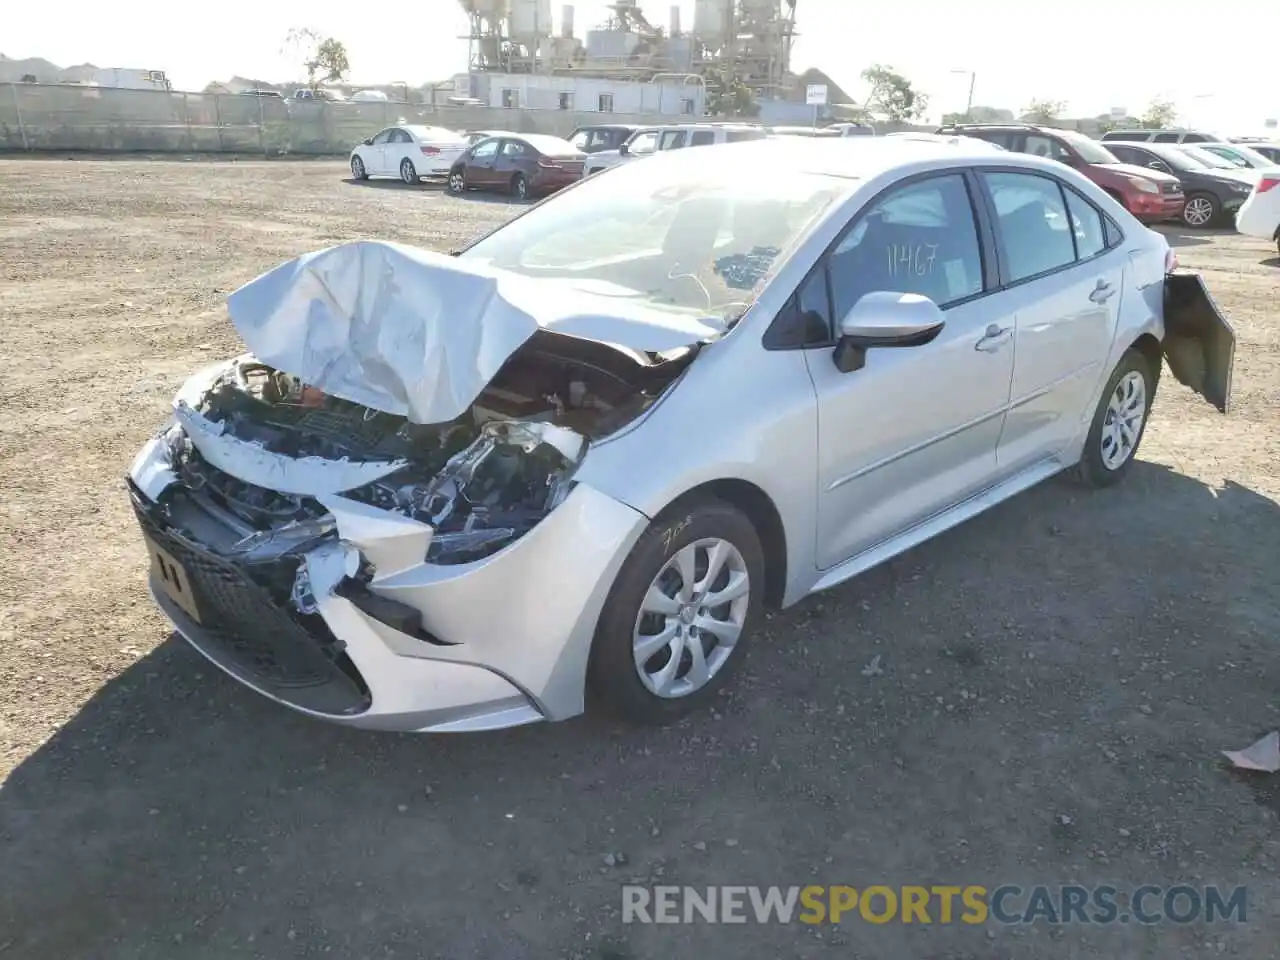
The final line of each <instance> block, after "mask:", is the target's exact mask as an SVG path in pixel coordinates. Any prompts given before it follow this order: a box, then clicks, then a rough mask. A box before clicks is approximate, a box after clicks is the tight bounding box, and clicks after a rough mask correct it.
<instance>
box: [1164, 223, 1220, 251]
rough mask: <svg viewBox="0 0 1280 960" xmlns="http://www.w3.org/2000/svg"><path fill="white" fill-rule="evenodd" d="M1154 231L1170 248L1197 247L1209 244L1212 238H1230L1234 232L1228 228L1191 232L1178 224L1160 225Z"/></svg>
mask: <svg viewBox="0 0 1280 960" xmlns="http://www.w3.org/2000/svg"><path fill="white" fill-rule="evenodd" d="M1155 229H1156V231H1157V232H1158V233H1161V234H1163V235H1164V238H1165V239H1166V240H1168V241H1169V246H1171V247H1199V246H1203V245H1204V244H1207V243H1209V242H1211V240H1212V238H1213V237H1226V236H1232V235H1234V234H1235V232H1236V231H1235V230H1234V229H1232V228H1230V227H1217V228H1209V229H1202V230H1191V229H1189V228H1187V227H1184V226H1181V225H1180V224H1171V223H1164V224H1160V225H1159V226H1157V227H1156V228H1155Z"/></svg>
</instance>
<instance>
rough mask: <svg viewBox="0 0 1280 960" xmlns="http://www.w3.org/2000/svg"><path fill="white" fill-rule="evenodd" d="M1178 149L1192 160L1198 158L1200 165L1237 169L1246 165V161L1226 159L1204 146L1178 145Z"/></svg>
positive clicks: (1216, 168)
mask: <svg viewBox="0 0 1280 960" xmlns="http://www.w3.org/2000/svg"><path fill="white" fill-rule="evenodd" d="M1179 149H1181V150H1182V152H1183V153H1185V154H1186V155H1187V156H1189V157H1190V158H1191V159H1192V160H1198V161H1199V162H1200V165H1201V166H1203V167H1212V168H1213V169H1215V170H1239V169H1240V168H1241V167H1247V166H1248V164H1247V163H1240V162H1235V161H1232V160H1228V159H1227V158H1226V157H1222V156H1219V155H1218V154H1216V153H1214V152H1213V151H1212V150H1206V149H1204V147H1180V148H1179Z"/></svg>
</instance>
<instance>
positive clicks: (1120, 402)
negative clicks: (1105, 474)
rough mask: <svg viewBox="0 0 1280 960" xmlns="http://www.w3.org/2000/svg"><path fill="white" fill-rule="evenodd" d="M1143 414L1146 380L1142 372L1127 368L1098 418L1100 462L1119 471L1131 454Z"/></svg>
mask: <svg viewBox="0 0 1280 960" xmlns="http://www.w3.org/2000/svg"><path fill="white" fill-rule="evenodd" d="M1146 416H1147V382H1146V380H1145V379H1144V378H1143V376H1142V374H1141V373H1139V372H1138V371H1136V370H1131V371H1129V372H1128V373H1126V374H1125V375H1124V376H1123V377H1121V378H1120V381H1119V383H1117V384H1116V388H1115V390H1113V391H1112V392H1111V399H1110V400H1109V401H1108V402H1107V414H1106V417H1105V419H1104V420H1103V421H1102V440H1101V442H1102V450H1101V451H1100V452H1101V454H1102V465H1103V466H1104V467H1106V468H1107V469H1108V470H1119V469H1120V468H1121V467H1122V466H1124V463H1125V461H1126V460H1128V459H1129V458H1130V457H1131V456H1133V451H1134V449H1135V448H1136V447H1137V445H1138V437H1139V436H1141V434H1142V424H1143V421H1144V420H1145V419H1146Z"/></svg>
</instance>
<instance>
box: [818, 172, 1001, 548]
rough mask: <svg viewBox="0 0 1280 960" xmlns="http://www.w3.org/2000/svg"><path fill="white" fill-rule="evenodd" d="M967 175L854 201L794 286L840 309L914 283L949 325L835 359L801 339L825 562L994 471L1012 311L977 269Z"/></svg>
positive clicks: (836, 317)
mask: <svg viewBox="0 0 1280 960" xmlns="http://www.w3.org/2000/svg"><path fill="white" fill-rule="evenodd" d="M971 187H972V181H970V180H969V179H968V178H966V176H965V175H964V174H963V173H961V172H959V171H953V172H947V173H943V174H940V175H932V176H929V177H927V178H925V179H919V180H914V181H912V182H909V183H907V184H904V185H902V186H899V187H897V188H894V189H893V190H892V191H891V192H889V193H887V194H886V195H884V196H883V197H882V198H881V199H880V200H877V201H875V202H874V203H873V204H872V206H871V207H870V209H868V210H867V211H865V212H863V213H860V214H859V215H858V218H857V219H856V220H855V221H854V223H853V225H852V228H851V229H850V230H849V232H848V233H846V234H845V237H844V239H843V240H842V241H841V242H840V243H839V244H838V245H837V246H836V248H835V249H834V250H833V251H832V252H831V253H830V255H829V256H828V258H827V261H826V264H825V269H820V270H818V271H816V272H815V273H814V274H812V275H811V276H810V278H809V280H808V281H806V284H805V288H804V289H802V291H801V293H800V299H801V306H802V309H803V310H813V311H815V312H817V313H819V314H820V315H823V316H826V317H827V318H828V322H829V324H830V325H831V327H832V335H833V338H834V334H835V331H836V330H838V328H839V322H840V318H841V317H842V316H843V315H844V314H846V313H847V312H848V311H849V309H850V308H851V307H852V306H853V305H854V304H855V303H857V301H858V300H859V299H860V298H861V297H862V296H863V295H865V294H867V293H870V292H872V291H891V292H896V293H915V294H921V295H924V296H927V297H929V298H930V299H932V300H933V301H934V302H935V303H937V304H938V306H939V307H941V308H942V312H943V316H944V317H945V319H946V325H945V326H944V328H943V329H942V332H941V333H940V334H939V335H938V336H937V338H936V339H934V340H933V341H932V342H930V343H928V344H925V345H923V346H914V347H895V348H884V349H873V350H870V351H868V353H867V358H866V365H865V366H864V367H862V369H860V370H856V371H854V372H852V373H841V372H840V370H838V369H837V368H836V365H835V363H834V362H833V359H832V349H831V348H830V346H823V347H821V348H812V349H809V350H806V351H805V354H806V359H807V361H808V365H809V371H810V375H811V376H812V378H813V383H814V387H815V389H816V391H817V403H818V490H817V495H818V529H817V538H816V543H817V556H816V557H815V560H816V563H817V566H818V567H819V569H824V570H825V569H828V568H830V567H833V566H835V565H836V564H838V563H840V562H841V561H843V560H846V559H848V558H849V557H852V556H854V555H856V554H858V553H861V552H862V551H864V550H866V549H868V548H870V547H872V546H874V545H876V544H877V543H879V542H881V541H883V540H886V539H888V538H889V537H892V536H893V535H895V534H897V533H900V532H902V531H904V530H906V529H907V528H909V527H911V526H913V525H915V524H917V523H919V522H921V521H922V520H925V519H927V518H928V517H930V516H932V515H934V514H936V513H938V512H940V511H942V510H944V509H946V508H947V507H948V506H951V505H953V504H955V503H958V502H959V501H961V500H963V499H965V498H966V497H968V496H971V495H972V494H974V493H976V492H977V491H979V490H981V489H982V488H984V487H986V486H988V485H990V484H991V483H993V482H994V480H995V477H996V473H997V464H996V444H997V441H998V440H999V437H1000V429H1001V425H1002V424H1003V422H1004V415H1005V410H1006V409H1007V406H1008V402H1009V385H1010V381H1011V380H1012V377H1013V356H1014V336H1015V335H1014V329H1013V317H1012V315H1011V314H1010V313H1009V312H1008V311H1007V310H1006V309H1005V308H1004V306H1003V304H1002V296H1003V295H1002V294H1000V293H998V292H996V291H994V290H991V291H988V289H987V283H986V281H985V279H984V271H983V263H982V256H981V252H980V243H979V240H978V229H977V225H976V221H975V217H974V212H973V211H974V207H973V197H972V196H971V193H972V190H971Z"/></svg>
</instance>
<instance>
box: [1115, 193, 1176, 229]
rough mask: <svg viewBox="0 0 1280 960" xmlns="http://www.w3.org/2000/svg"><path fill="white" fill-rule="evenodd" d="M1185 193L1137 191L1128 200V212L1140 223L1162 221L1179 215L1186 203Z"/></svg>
mask: <svg viewBox="0 0 1280 960" xmlns="http://www.w3.org/2000/svg"><path fill="white" fill-rule="evenodd" d="M1186 203H1187V198H1186V195H1185V194H1181V193H1178V194H1161V195H1156V194H1148V193H1139V194H1136V195H1134V196H1132V197H1131V199H1130V200H1129V212H1130V213H1132V214H1133V215H1134V216H1135V217H1136V218H1137V219H1138V220H1139V221H1141V222H1142V223H1148V224H1149V223H1162V222H1163V221H1165V220H1173V219H1176V218H1177V217H1179V216H1181V214H1182V208H1183V207H1184V206H1185V205H1186Z"/></svg>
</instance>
